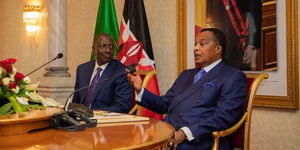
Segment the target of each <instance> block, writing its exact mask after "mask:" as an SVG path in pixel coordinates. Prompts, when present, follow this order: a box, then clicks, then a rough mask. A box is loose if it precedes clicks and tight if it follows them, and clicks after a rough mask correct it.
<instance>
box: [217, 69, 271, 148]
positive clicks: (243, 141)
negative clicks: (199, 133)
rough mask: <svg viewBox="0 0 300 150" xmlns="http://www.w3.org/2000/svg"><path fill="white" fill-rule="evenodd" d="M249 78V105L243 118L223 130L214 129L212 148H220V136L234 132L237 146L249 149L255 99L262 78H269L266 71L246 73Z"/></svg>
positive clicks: (234, 142)
mask: <svg viewBox="0 0 300 150" xmlns="http://www.w3.org/2000/svg"><path fill="white" fill-rule="evenodd" d="M246 76H247V79H248V87H247V105H246V107H245V110H244V113H243V114H242V116H241V119H239V121H238V122H237V123H236V124H234V125H233V126H232V127H230V128H228V129H225V130H223V131H214V132H213V133H212V136H213V138H214V141H213V146H212V150H218V149H219V138H221V137H226V136H228V135H231V134H232V139H233V144H234V147H235V148H242V149H243V150H249V143H250V128H251V116H252V108H253V101H254V98H255V94H256V91H257V89H258V87H259V85H260V83H261V81H262V80H264V79H267V78H268V74H266V73H246Z"/></svg>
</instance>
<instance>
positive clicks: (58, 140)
mask: <svg viewBox="0 0 300 150" xmlns="http://www.w3.org/2000/svg"><path fill="white" fill-rule="evenodd" d="M173 134H174V128H173V127H172V126H171V125H169V124H167V123H165V122H163V121H159V120H155V119H150V120H149V121H146V122H145V121H144V122H135V123H133V122H132V123H128V124H110V125H108V124H98V126H97V127H95V128H87V129H85V130H84V131H77V132H67V131H62V130H56V129H46V130H43V131H37V132H33V133H28V134H21V135H12V136H0V143H1V144H0V149H5V150H8V149H30V150H46V149H47V150H49V149H55V150H94V149H101V150H105V149H139V150H140V149H145V150H149V149H156V150H157V149H167V143H168V142H169V140H170V138H171V137H172V136H173Z"/></svg>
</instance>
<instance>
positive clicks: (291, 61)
mask: <svg viewBox="0 0 300 150" xmlns="http://www.w3.org/2000/svg"><path fill="white" fill-rule="evenodd" d="M177 2H178V4H177V5H178V6H177V8H178V18H177V20H178V29H177V30H178V38H177V39H178V51H177V59H178V63H177V73H180V72H182V71H183V70H184V69H186V67H187V66H186V62H187V57H186V55H187V53H186V51H187V49H186V44H187V42H186V33H187V31H186V15H187V13H186V9H187V5H186V1H185V0H178V1H177ZM286 27H287V28H286V38H287V39H286V41H287V96H272V95H270V96H263V95H258V96H256V97H255V101H254V105H255V106H262V107H275V108H290V109H298V108H299V100H298V98H299V77H298V75H299V73H298V1H297V0H286Z"/></svg>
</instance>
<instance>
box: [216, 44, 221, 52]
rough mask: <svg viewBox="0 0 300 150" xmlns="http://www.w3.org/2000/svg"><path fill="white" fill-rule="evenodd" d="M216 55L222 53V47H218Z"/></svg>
mask: <svg viewBox="0 0 300 150" xmlns="http://www.w3.org/2000/svg"><path fill="white" fill-rule="evenodd" d="M216 53H222V46H221V45H217V46H216Z"/></svg>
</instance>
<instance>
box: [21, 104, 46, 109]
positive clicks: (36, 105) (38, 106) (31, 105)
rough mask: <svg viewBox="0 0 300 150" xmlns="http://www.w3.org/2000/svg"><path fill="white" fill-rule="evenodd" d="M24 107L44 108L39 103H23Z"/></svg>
mask: <svg viewBox="0 0 300 150" xmlns="http://www.w3.org/2000/svg"><path fill="white" fill-rule="evenodd" d="M23 106H24V107H25V108H26V109H28V108H33V109H45V107H44V106H43V105H39V104H29V105H23Z"/></svg>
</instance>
